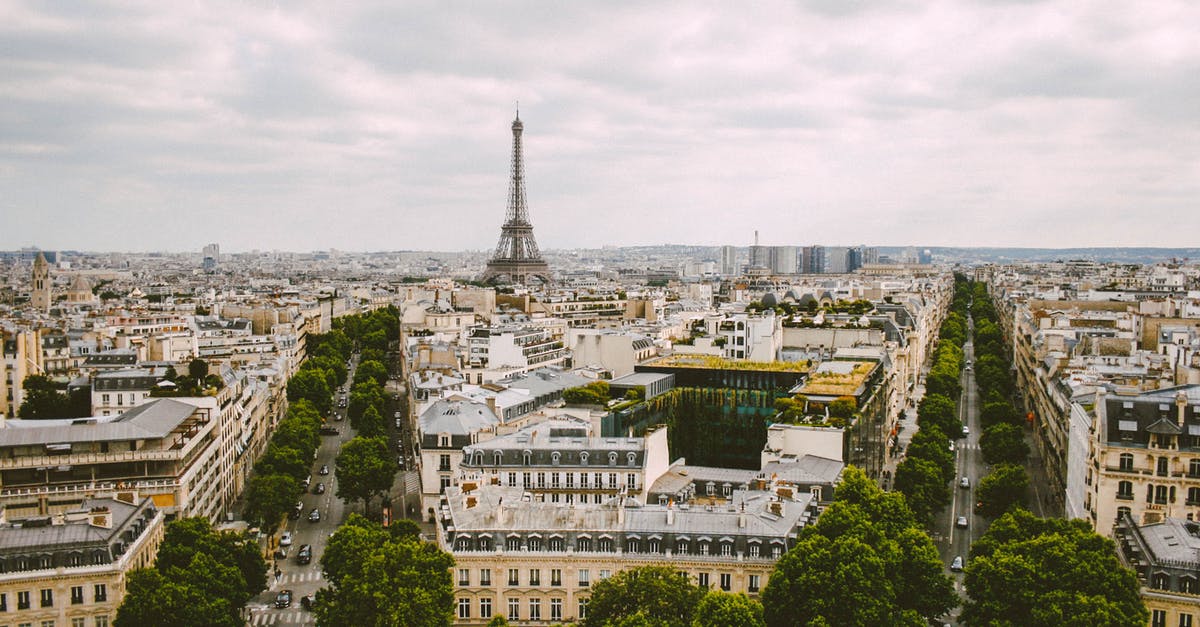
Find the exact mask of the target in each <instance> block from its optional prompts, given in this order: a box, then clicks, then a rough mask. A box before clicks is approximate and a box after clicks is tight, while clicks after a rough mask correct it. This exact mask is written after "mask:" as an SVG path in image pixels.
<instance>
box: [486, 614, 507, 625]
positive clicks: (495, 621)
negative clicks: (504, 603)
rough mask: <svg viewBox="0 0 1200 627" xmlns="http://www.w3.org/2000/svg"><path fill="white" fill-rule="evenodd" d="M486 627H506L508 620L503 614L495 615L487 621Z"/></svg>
mask: <svg viewBox="0 0 1200 627" xmlns="http://www.w3.org/2000/svg"><path fill="white" fill-rule="evenodd" d="M487 627H508V619H507V618H504V615H503V614H496V615H495V616H493V617H492V620H489V621H488V624H487Z"/></svg>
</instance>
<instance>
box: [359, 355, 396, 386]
mask: <svg viewBox="0 0 1200 627" xmlns="http://www.w3.org/2000/svg"><path fill="white" fill-rule="evenodd" d="M368 379H372V380H374V381H375V383H378V384H379V385H384V384H385V383H387V380H388V371H387V366H384V365H383V364H382V363H380V362H378V361H374V360H371V361H364V362H362V363H360V364H358V369H357V370H355V371H354V383H355V384H358V383H362V382H363V381H366V380H368Z"/></svg>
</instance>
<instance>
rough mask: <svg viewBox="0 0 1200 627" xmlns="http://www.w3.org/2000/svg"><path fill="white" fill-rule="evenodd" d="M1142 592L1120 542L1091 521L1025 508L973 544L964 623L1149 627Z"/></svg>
mask: <svg viewBox="0 0 1200 627" xmlns="http://www.w3.org/2000/svg"><path fill="white" fill-rule="evenodd" d="M1139 587H1140V586H1139V584H1138V580H1137V576H1136V575H1135V574H1134V573H1133V571H1131V570H1129V569H1127V568H1125V567H1124V566H1122V565H1121V563H1120V561H1119V560H1118V559H1117V554H1116V550H1115V548H1114V547H1113V543H1112V541H1111V540H1108V539H1107V538H1104V537H1102V536H1100V535H1098V534H1096V533H1095V532H1093V531H1092V530H1091V527H1090V526H1089V524H1088V523H1087V522H1086V521H1083V520H1063V519H1056V518H1038V517H1036V516H1034V515H1033V514H1031V513H1029V512H1028V511H1025V510H1020V509H1018V510H1015V511H1012V512H1009V513H1007V514H1005V515H1003V516H1001V517H1000V518H998V519H997V520H996V521H995V522H993V523H992V525H991V527H990V528H989V529H988V531H987V533H985V534H984V535H983V537H981V538H980V539H979V540H978V541H976V542H975V544H974V545H973V546H972V547H971V561H970V563H969V564H967V576H966V589H967V597H968V600H967V602H966V604H965V605H964V608H963V614H962V619H963V621H964V622H965V623H967V624H971V625H1001V626H1013V627H1016V626H1029V627H1042V626H1046V627H1049V626H1052V625H1053V626H1059V625H1067V626H1079V627H1083V626H1085V625H1089V626H1090V625H1112V626H1114V627H1122V626H1129V627H1133V626H1135V625H1137V626H1143V625H1146V624H1147V623H1148V622H1149V618H1150V615H1149V612H1148V611H1147V610H1146V606H1145V604H1144V603H1143V602H1142V599H1141V597H1140V596H1139Z"/></svg>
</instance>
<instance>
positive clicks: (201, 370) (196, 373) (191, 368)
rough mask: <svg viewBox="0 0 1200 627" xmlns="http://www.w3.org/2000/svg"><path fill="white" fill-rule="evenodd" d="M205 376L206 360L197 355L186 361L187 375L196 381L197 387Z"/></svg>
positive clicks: (206, 371)
mask: <svg viewBox="0 0 1200 627" xmlns="http://www.w3.org/2000/svg"><path fill="white" fill-rule="evenodd" d="M207 376H208V362H207V361H204V360H203V359H200V358H199V357H197V358H196V359H193V360H192V361H190V362H188V377H189V378H191V380H192V381H195V382H196V386H197V387H199V386H200V385H201V384H202V383H203V381H204V378H205V377H207Z"/></svg>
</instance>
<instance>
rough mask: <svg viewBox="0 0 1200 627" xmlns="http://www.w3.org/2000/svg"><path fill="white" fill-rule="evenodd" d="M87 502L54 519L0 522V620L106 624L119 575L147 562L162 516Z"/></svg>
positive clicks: (149, 505)
mask: <svg viewBox="0 0 1200 627" xmlns="http://www.w3.org/2000/svg"><path fill="white" fill-rule="evenodd" d="M126 496H128V495H127V494H126V495H122V496H120V497H118V498H116V499H111V498H89V499H85V500H84V501H83V502H81V503H80V504H79V506H78V507H77V508H73V509H70V510H67V511H65V512H63V513H62V514H59V515H56V516H41V517H35V518H25V519H22V520H4V521H3V522H0V620H3V621H4V622H5V624H8V623H10V622H11V623H12V624H14V625H31V626H32V625H42V626H47V625H71V626H72V627H74V626H77V625H78V626H84V625H86V626H87V627H92V626H95V627H108V625H111V624H112V621H113V620H114V619H115V618H116V614H117V608H118V607H119V606H120V605H121V601H122V600H124V598H125V584H126V575H127V574H128V573H129V571H131V570H133V569H136V568H149V567H150V566H151V565H153V563H154V557H155V555H156V554H157V552H158V545H159V544H160V543H161V542H162V537H163V525H164V523H163V520H164V516H163V514H162V512H160V511H159V510H158V509H156V508H155V507H154V504H153V501H152V500H151V499H148V498H147V499H143V500H142V501H141V503H140V504H134V503H133V502H130V501H127V500H125V499H124V497H126Z"/></svg>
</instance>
